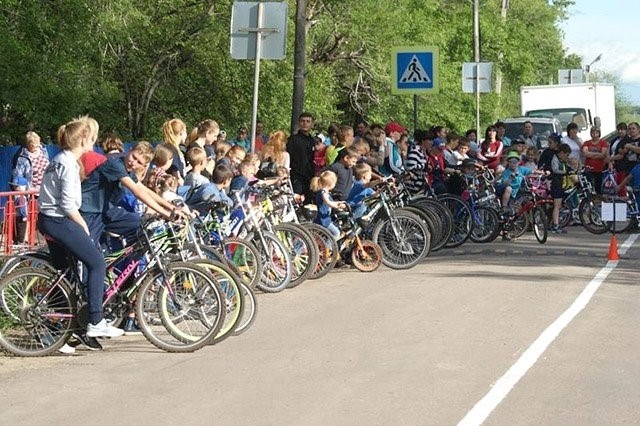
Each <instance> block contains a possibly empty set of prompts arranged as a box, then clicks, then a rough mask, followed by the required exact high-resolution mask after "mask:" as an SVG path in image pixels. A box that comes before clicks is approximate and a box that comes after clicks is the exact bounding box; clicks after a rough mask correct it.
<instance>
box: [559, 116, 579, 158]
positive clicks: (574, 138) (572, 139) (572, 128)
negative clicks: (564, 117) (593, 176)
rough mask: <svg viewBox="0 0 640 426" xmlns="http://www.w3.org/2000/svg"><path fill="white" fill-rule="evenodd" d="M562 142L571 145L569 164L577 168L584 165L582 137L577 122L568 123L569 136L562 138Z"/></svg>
mask: <svg viewBox="0 0 640 426" xmlns="http://www.w3.org/2000/svg"><path fill="white" fill-rule="evenodd" d="M562 143H565V144H567V145H569V148H571V154H569V160H568V161H569V164H570V165H571V167H573V168H574V169H575V170H579V169H580V167H582V155H581V154H582V139H580V137H579V136H578V125H577V124H576V123H573V122H571V123H569V124H567V136H565V137H563V138H562Z"/></svg>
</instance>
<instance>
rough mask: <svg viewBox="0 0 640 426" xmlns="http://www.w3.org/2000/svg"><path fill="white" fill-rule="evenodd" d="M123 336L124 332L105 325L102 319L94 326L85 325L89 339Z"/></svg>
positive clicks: (105, 322)
mask: <svg viewBox="0 0 640 426" xmlns="http://www.w3.org/2000/svg"><path fill="white" fill-rule="evenodd" d="M123 334H124V330H122V329H121V328H116V327H113V326H112V325H109V324H107V321H106V320H105V319H104V318H102V321H100V322H99V323H97V324H96V325H93V324H91V323H89V324H88V325H87V336H89V337H120V336H122V335H123Z"/></svg>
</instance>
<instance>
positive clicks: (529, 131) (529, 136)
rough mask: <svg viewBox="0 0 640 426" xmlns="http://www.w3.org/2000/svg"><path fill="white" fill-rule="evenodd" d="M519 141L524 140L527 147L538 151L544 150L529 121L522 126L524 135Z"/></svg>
mask: <svg viewBox="0 0 640 426" xmlns="http://www.w3.org/2000/svg"><path fill="white" fill-rule="evenodd" d="M518 139H520V140H523V141H524V143H525V144H526V145H527V146H532V147H534V148H538V149H540V148H542V146H541V144H540V140H539V139H538V135H536V134H534V133H533V123H532V122H530V121H528V120H527V121H525V122H524V123H523V124H522V134H521V135H520V136H519V137H518ZM578 151H579V149H578Z"/></svg>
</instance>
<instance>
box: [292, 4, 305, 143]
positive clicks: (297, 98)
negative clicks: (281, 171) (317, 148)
mask: <svg viewBox="0 0 640 426" xmlns="http://www.w3.org/2000/svg"><path fill="white" fill-rule="evenodd" d="M306 27H307V0H297V2H296V28H295V34H296V39H295V45H294V55H293V99H292V102H291V134H293V133H294V132H295V131H296V130H297V128H298V116H299V115H300V114H302V109H303V108H304V69H305V46H306V36H307V28H306Z"/></svg>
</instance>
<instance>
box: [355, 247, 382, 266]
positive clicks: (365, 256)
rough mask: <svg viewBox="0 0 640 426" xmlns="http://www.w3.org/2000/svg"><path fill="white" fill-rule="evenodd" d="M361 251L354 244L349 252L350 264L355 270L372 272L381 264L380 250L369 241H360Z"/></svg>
mask: <svg viewBox="0 0 640 426" xmlns="http://www.w3.org/2000/svg"><path fill="white" fill-rule="evenodd" d="M360 245H361V246H362V248H361V249H359V248H358V245H357V244H356V245H355V246H354V247H353V250H351V263H352V264H353V266H355V267H356V269H357V270H359V271H362V272H372V271H375V270H376V269H378V268H379V267H380V264H381V263H382V249H381V248H380V246H379V245H378V244H376V243H374V242H373V241H371V240H360Z"/></svg>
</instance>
